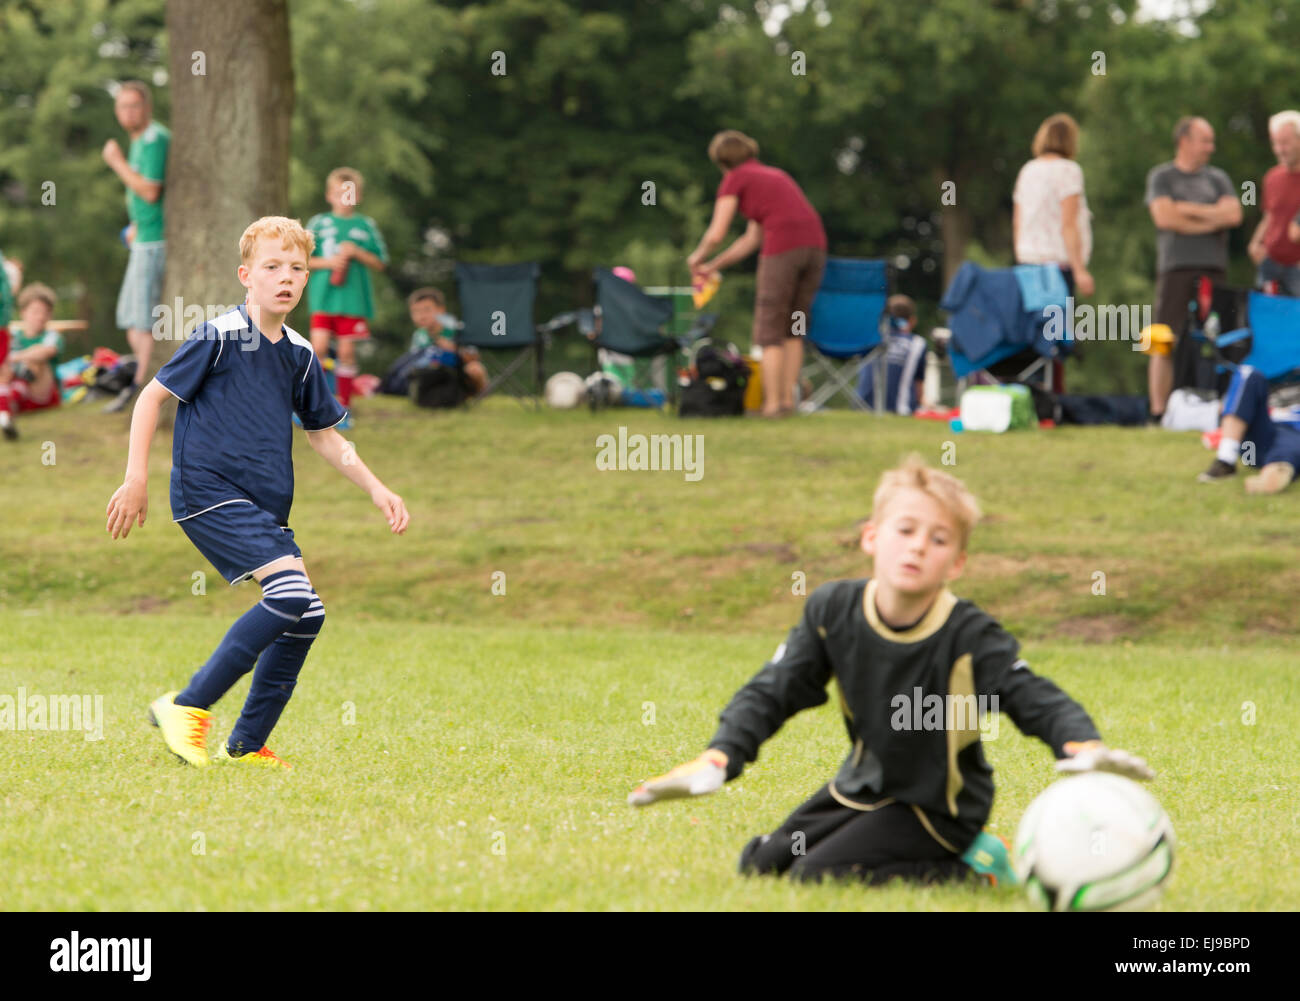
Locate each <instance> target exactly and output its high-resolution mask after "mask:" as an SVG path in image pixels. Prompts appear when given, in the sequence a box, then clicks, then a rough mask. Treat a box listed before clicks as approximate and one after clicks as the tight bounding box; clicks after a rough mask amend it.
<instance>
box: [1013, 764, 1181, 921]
mask: <svg viewBox="0 0 1300 1001" xmlns="http://www.w3.org/2000/svg"><path fill="white" fill-rule="evenodd" d="M1013 864H1014V865H1015V868H1016V873H1017V875H1018V876H1019V877H1020V881H1021V883H1022V884H1023V885H1024V887H1025V890H1026V892H1027V893H1028V894H1029V897H1030V899H1031V900H1033V901H1034V903H1036V904H1037V905H1038V906H1039V907H1041V908H1042V909H1043V910H1048V911H1121V910H1122V911H1136V910H1143V909H1145V908H1147V907H1150V906H1151V905H1152V904H1154V903H1155V901H1156V899H1157V898H1158V897H1159V896H1160V892H1161V889H1162V888H1163V886H1164V883H1165V881H1166V880H1167V879H1168V878H1169V873H1170V870H1171V869H1172V868H1173V864H1174V828H1173V824H1172V823H1171V822H1170V820H1169V816H1168V814H1166V813H1165V811H1164V809H1163V808H1162V807H1161V806H1160V804H1159V803H1158V802H1157V801H1156V798H1155V797H1154V796H1152V795H1151V794H1150V793H1149V792H1147V791H1146V790H1145V789H1143V788H1142V787H1141V786H1140V785H1138V784H1137V783H1136V782H1133V781H1132V780H1130V779H1126V778H1122V777H1121V776H1119V775H1112V774H1110V773H1108V772H1087V773H1085V774H1082V775H1077V776H1073V777H1071V778H1065V779H1060V780H1059V781H1057V782H1055V783H1053V784H1052V785H1050V786H1048V788H1047V789H1046V790H1044V791H1043V792H1042V793H1041V794H1040V795H1039V796H1038V798H1037V799H1035V800H1034V801H1033V802H1032V803H1030V804H1029V809H1028V810H1026V811H1025V815H1024V817H1023V818H1021V821H1020V826H1019V827H1018V828H1017V829H1016V841H1015V847H1014V853H1013Z"/></svg>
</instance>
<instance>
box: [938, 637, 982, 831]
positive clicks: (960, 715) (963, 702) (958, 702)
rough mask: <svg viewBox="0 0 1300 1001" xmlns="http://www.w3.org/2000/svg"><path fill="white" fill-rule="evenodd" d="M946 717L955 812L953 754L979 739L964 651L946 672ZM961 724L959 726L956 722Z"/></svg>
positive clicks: (971, 672)
mask: <svg viewBox="0 0 1300 1001" xmlns="http://www.w3.org/2000/svg"><path fill="white" fill-rule="evenodd" d="M946 702H947V711H948V718H947V719H946V720H944V730H945V732H946V734H947V736H948V812H949V813H951V814H952V815H953V816H954V817H955V816H957V794H958V793H959V792H961V787H962V784H963V783H962V777H961V769H960V768H959V767H958V766H957V755H958V754H960V753H961V752H962V751H963V750H965V749H966V748H968V747H970V745H971V744H974V743H977V742H978V741H979V739H980V719H979V710H978V708H977V703H976V701H975V669H974V667H973V662H972V660H971V655H970V654H968V653H964V654H962V655H961V656H960V657H958V658H957V662H956V663H955V664H953V665H952V673H951V674H950V675H948V698H947V700H946ZM959 723H960V724H961V725H960V727H959V726H958V724H959Z"/></svg>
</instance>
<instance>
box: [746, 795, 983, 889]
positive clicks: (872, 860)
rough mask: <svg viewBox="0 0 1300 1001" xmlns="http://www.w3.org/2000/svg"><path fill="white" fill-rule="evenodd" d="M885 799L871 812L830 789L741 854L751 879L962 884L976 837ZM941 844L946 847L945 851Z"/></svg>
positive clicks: (943, 819) (949, 822)
mask: <svg viewBox="0 0 1300 1001" xmlns="http://www.w3.org/2000/svg"><path fill="white" fill-rule="evenodd" d="M923 816H924V818H925V821H928V822H929V829H927V826H926V823H925V822H923V821H922V815H921V813H920V811H919V809H918V808H917V807H913V806H910V805H907V804H904V803H898V802H895V801H894V800H892V799H885V800H882V801H881V802H880V803H878V804H876V805H875V806H874V807H872V808H866V807H863V808H854V807H851V806H845V805H844V804H843V803H841V802H840V801H839V800H837V799H836V798H835V797H834V796H832V795H831V792H830V786H829V785H825V786H822V787H821V788H820V789H818V790H817V792H816V793H814V794H813V797H812V798H811V799H810V800H808V802H806V803H804V804H803V805H801V806H800V807H798V809H796V810H795V811H794V813H792V814H790V816H789V817H788V818H786V821H785V823H783V824H782V825H781V826H780V827H778V828H777V829H776V830H775V831H773V832H772V833H771V834H763V835H760V836H759V837H756V838H754V839H753V840H752V841H751V842H750V843H749V844H747V845H746V846H745V850H744V851H743V852H741V853H740V871H741V872H742V873H744V874H746V875H771V876H780V875H784V874H786V873H789V875H790V878H791V879H797V880H808V881H812V882H817V881H819V880H821V879H823V878H831V879H860V880H862V881H863V882H866V883H869V884H871V885H877V884H880V883H883V882H885V881H886V880H889V879H892V878H894V877H896V876H901V877H903V878H905V879H910V880H915V881H919V882H923V883H940V882H946V881H948V880H955V879H964V878H966V877H967V876H969V875H970V872H971V870H970V867H969V866H967V865H966V863H965V862H963V861H962V860H961V858H960V855H959V853H958V851H957V849H958V848H960V849H961V850H962V851H964V850H965V849H966V847H967V846H968V845H969V844H970V841H971V840H972V838H971V835H970V834H969V833H968V832H967V833H963V832H962V830H961V829H960V828H959V827H958V826H957V825H956V824H955V823H954V822H953V821H952V819H951V818H948V817H935V816H934V815H932V814H924V815H923ZM940 839H943V841H946V842H947V846H945V845H944V844H942V843H941V841H940Z"/></svg>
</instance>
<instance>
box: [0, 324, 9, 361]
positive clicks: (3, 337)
mask: <svg viewBox="0 0 1300 1001" xmlns="http://www.w3.org/2000/svg"><path fill="white" fill-rule="evenodd" d="M8 357H9V328H8V327H0V365H3V364H4V363H5V359H6V358H8Z"/></svg>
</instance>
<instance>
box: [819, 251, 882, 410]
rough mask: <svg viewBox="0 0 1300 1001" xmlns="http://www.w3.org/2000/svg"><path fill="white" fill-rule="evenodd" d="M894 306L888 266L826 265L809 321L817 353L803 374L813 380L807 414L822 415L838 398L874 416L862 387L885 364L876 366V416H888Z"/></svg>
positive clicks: (847, 261) (835, 260)
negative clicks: (889, 309) (888, 342)
mask: <svg viewBox="0 0 1300 1001" xmlns="http://www.w3.org/2000/svg"><path fill="white" fill-rule="evenodd" d="M888 300H889V264H888V262H887V261H873V260H863V259H860V258H852V257H828V258H827V259H826V270H825V272H824V273H823V275H822V284H821V287H820V288H819V289H818V290H817V295H816V297H815V298H814V299H813V303H812V316H810V317H809V320H808V333H807V339H808V342H809V343H810V344H811V345H812V346H813V349H814V351H813V354H812V357H811V358H810V359H809V361H808V362H807V364H805V366H804V369H803V371H802V373H800V374H801V375H802V376H805V377H807V378H809V379H811V380H813V391H812V393H811V394H810V395H809V397H808V399H806V400H804V401H802V402H801V403H800V404H799V410H800V411H801V412H803V413H811V412H812V411H814V410H819V409H820V408H821V407H823V406H825V405H826V404H827V403H828V402H829V401H830V400H832V399H834V397H835V396H837V395H843V396H844V398H845V399H846V400H848V403H849V406H851V407H852V408H853V409H855V410H862V411H870V410H871V409H872V408H871V406H869V405H868V404H867V401H866V400H864V399H863V398H862V396H861V394H859V393H858V381H859V379H860V377H861V375H862V370H863V369H864V368H866V367H867V366H868V365H871V364H872V363H873V362H874V361H876V360H877V359H880V360H881V364H879V365H875V366H874V373H873V374H874V386H875V396H874V399H875V412H876V413H878V414H881V413H884V404H885V375H886V373H885V365H884V356H885V340H884V337H883V335H882V334H881V329H880V324H881V317H882V316H883V315H884V312H885V303H886V302H887V301H888ZM819 381H820V384H818V382H819Z"/></svg>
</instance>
